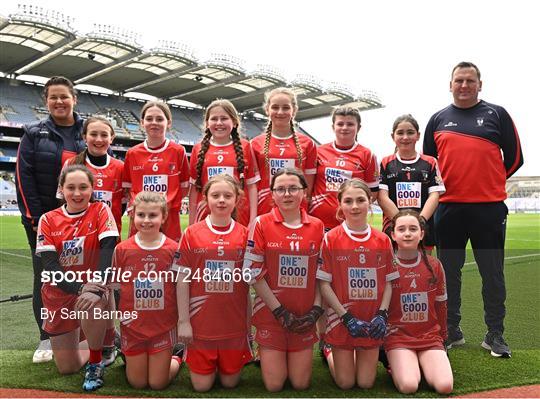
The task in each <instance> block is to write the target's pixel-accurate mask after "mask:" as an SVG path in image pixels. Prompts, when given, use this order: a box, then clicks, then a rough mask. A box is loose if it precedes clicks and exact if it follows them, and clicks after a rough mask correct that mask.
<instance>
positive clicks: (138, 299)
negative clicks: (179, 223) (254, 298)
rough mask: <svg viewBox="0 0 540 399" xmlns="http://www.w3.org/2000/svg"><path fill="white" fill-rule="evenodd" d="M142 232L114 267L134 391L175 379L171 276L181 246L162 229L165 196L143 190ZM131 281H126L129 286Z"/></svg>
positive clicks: (124, 246)
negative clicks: (174, 259)
mask: <svg viewBox="0 0 540 399" xmlns="http://www.w3.org/2000/svg"><path fill="white" fill-rule="evenodd" d="M132 219H133V220H132V224H133V225H134V226H135V229H136V230H137V233H135V234H134V235H133V236H131V237H130V238H129V239H127V240H126V241H123V242H121V243H120V244H118V246H117V247H116V250H115V253H114V258H113V265H114V268H115V272H116V275H117V276H126V275H127V273H128V272H129V273H130V275H129V277H131V278H126V279H122V280H121V281H120V303H119V310H120V311H121V312H122V315H123V318H122V320H121V322H120V331H121V341H122V353H123V354H124V355H125V361H126V376H127V380H128V382H129V383H130V385H131V386H133V387H134V388H141V389H142V388H146V387H150V388H151V389H163V388H165V387H166V386H167V385H169V383H170V382H171V381H172V380H173V379H174V378H175V377H176V375H177V374H178V370H179V369H180V363H181V359H179V358H177V357H176V356H173V357H172V358H171V355H172V350H173V346H174V344H175V343H176V323H177V318H178V317H177V312H176V286H175V275H174V273H173V272H172V271H171V265H172V263H173V258H174V254H175V251H176V248H177V246H178V244H177V243H176V242H175V241H173V240H171V239H170V238H168V237H167V236H165V234H163V233H162V232H161V231H160V229H161V227H162V226H163V225H164V224H165V220H166V219H167V202H166V199H165V197H164V196H163V195H161V194H159V193H154V192H148V191H143V192H140V193H139V194H137V196H136V197H135V200H134V201H133V212H132ZM126 280H127V281H126Z"/></svg>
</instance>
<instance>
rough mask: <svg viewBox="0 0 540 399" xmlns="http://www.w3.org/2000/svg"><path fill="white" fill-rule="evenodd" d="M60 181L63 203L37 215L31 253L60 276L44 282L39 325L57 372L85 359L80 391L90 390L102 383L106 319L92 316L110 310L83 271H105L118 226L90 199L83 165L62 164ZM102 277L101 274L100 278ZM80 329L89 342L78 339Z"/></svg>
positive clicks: (89, 181) (103, 295)
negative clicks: (33, 250) (41, 322)
mask: <svg viewBox="0 0 540 399" xmlns="http://www.w3.org/2000/svg"><path fill="white" fill-rule="evenodd" d="M59 184H60V191H61V192H62V195H63V198H64V200H65V202H66V203H65V204H64V205H62V206H61V207H60V208H57V209H55V210H53V211H50V212H47V213H46V214H44V215H43V216H42V217H41V218H40V220H39V226H38V234H37V246H36V253H38V254H40V256H41V258H42V262H43V266H44V271H45V272H48V273H50V275H53V274H52V273H54V276H55V277H56V279H57V280H60V281H58V283H57V284H54V283H53V282H46V283H44V284H43V288H42V297H43V306H44V308H43V309H42V313H43V311H44V310H45V311H46V312H47V317H46V318H44V320H43V328H44V330H45V331H46V332H47V333H48V334H49V335H50V337H51V346H52V350H53V353H54V360H55V362H56V367H57V368H58V371H59V372H60V373H61V374H72V373H76V372H78V371H79V369H80V368H81V367H82V366H83V365H84V364H85V363H86V362H88V364H87V366H86V374H85V378H84V383H83V389H84V390H86V391H93V390H95V389H98V388H100V387H101V386H102V385H103V373H104V368H105V365H104V364H103V362H102V361H101V360H102V358H101V351H102V346H103V338H104V336H105V328H106V323H107V320H106V318H103V317H100V316H97V317H96V314H98V315H99V314H101V313H103V312H104V311H106V310H107V309H110V308H111V305H110V304H109V303H108V302H109V300H111V301H112V295H109V292H108V291H107V288H106V287H105V286H104V284H101V283H94V282H92V281H91V280H90V279H89V278H88V274H87V272H89V271H90V272H97V271H99V272H102V273H104V272H105V270H106V269H108V268H109V267H110V265H111V257H112V253H113V249H114V246H115V245H116V241H117V239H118V230H117V229H116V223H115V221H114V217H113V215H112V213H111V210H110V209H109V207H107V206H106V205H105V204H103V203H101V202H91V199H92V191H93V190H92V187H93V184H94V177H93V175H92V173H91V172H90V171H89V170H88V169H87V168H86V167H84V166H82V165H72V166H68V167H66V168H65V169H64V170H63V171H62V173H61V174H60V179H59ZM68 273H69V276H68ZM73 273H75V274H76V279H75V281H73V278H72V277H73ZM95 274H97V273H95ZM95 274H94V275H95ZM58 276H61V277H62V278H58ZM42 278H43V276H42ZM104 278H105V276H104V275H103V274H102V275H101V282H103V281H104V280H103V279H104ZM49 280H50V279H49ZM70 281H73V282H70ZM81 328H82V331H83V332H84V336H86V340H87V342H88V345H86V341H83V342H82V343H80V342H79V340H80V337H81V331H80V330H81ZM88 349H89V350H88Z"/></svg>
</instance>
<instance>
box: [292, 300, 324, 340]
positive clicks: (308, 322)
mask: <svg viewBox="0 0 540 399" xmlns="http://www.w3.org/2000/svg"><path fill="white" fill-rule="evenodd" d="M323 313H324V309H323V308H321V307H320V306H317V305H315V306H313V307H312V308H311V309H310V311H309V312H307V313H306V314H305V315H303V316H301V317H298V318H297V325H296V326H295V327H294V332H295V333H299V334H302V333H305V332H308V331H309V330H310V329H311V328H312V327H313V326H314V325H315V323H316V322H317V320H319V317H321V316H322V314H323Z"/></svg>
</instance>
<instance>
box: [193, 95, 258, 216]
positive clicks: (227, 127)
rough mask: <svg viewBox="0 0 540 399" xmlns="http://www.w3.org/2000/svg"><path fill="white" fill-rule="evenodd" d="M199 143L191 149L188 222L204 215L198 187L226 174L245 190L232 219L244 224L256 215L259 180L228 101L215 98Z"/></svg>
mask: <svg viewBox="0 0 540 399" xmlns="http://www.w3.org/2000/svg"><path fill="white" fill-rule="evenodd" d="M204 120H205V132H204V137H203V139H202V142H200V143H198V144H196V145H195V146H194V147H193V151H192V152H191V162H190V183H191V187H190V192H189V224H193V223H196V222H200V221H201V220H204V218H206V216H207V215H208V206H207V204H206V202H205V201H203V195H202V187H204V185H205V184H206V182H207V181H208V179H210V178H211V177H212V176H214V175H217V174H221V173H226V174H229V175H231V176H234V177H235V178H236V179H237V180H238V181H239V182H240V186H241V188H242V189H244V188H245V189H246V191H247V201H246V200H245V199H244V198H242V199H241V200H240V203H239V205H238V215H237V218H236V221H237V222H238V223H240V224H242V225H244V226H247V225H248V224H249V223H250V222H251V221H252V220H253V219H255V216H257V182H258V181H259V180H260V179H261V178H260V176H259V172H258V171H257V170H256V164H255V160H254V158H253V155H252V152H251V145H250V144H249V142H248V141H246V140H244V139H241V138H240V135H239V133H238V129H239V128H240V118H239V116H238V112H237V111H236V108H234V105H233V104H232V103H231V102H230V101H228V100H215V101H213V102H212V103H211V104H210V105H209V106H208V107H207V108H206V113H205V116H204Z"/></svg>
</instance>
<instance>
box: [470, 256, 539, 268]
mask: <svg viewBox="0 0 540 399" xmlns="http://www.w3.org/2000/svg"><path fill="white" fill-rule="evenodd" d="M531 256H540V254H528V255H516V256H509V257H507V258H504V260H512V259H520V258H530V257H531ZM475 264H476V262H467V263H464V264H463V266H468V265H475Z"/></svg>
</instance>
